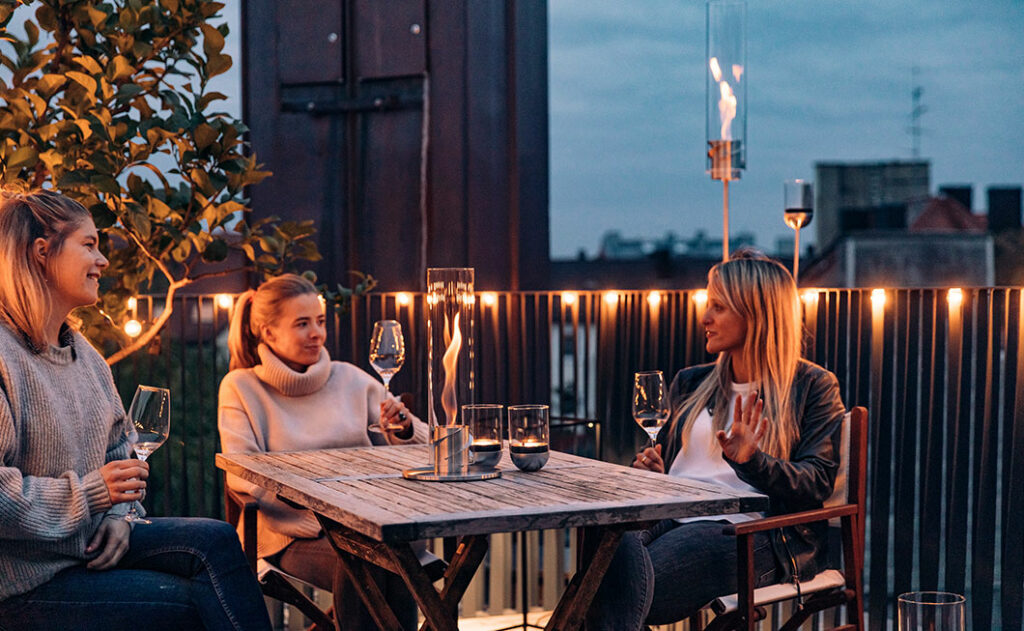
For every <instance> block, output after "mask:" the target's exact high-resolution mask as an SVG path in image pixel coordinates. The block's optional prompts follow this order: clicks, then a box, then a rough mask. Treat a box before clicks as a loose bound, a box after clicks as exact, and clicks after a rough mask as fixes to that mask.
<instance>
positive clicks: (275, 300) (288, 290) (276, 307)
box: [228, 274, 318, 370]
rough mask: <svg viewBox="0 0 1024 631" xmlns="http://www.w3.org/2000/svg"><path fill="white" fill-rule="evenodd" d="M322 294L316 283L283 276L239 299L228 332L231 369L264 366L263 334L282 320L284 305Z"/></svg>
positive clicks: (292, 276)
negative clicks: (261, 348)
mask: <svg viewBox="0 0 1024 631" xmlns="http://www.w3.org/2000/svg"><path fill="white" fill-rule="evenodd" d="M316 293H318V292H317V290H316V287H315V286H314V285H313V283H311V282H309V281H308V280H307V279H305V278H303V277H302V276H299V275H297V274H282V275H281V276H276V277H274V278H271V279H270V280H268V281H266V282H264V283H263V284H262V285H260V286H259V287H258V288H257V289H250V290H249V291H247V292H245V293H244V294H242V295H241V296H239V297H238V301H237V302H236V303H235V312H234V314H233V315H232V316H231V327H230V328H229V329H228V352H229V353H230V354H231V363H230V364H229V366H228V367H229V368H230V369H231V370H235V369H236V368H252V367H253V366H256V365H257V364H259V363H260V355H259V351H258V350H257V349H258V348H259V345H260V332H261V331H262V329H263V327H264V326H272V325H273V324H274V323H276V322H277V320H278V318H280V317H281V309H282V307H283V305H284V303H285V302H286V301H287V300H289V299H291V298H295V297H296V296H303V295H306V294H316Z"/></svg>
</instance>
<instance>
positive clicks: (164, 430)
mask: <svg viewBox="0 0 1024 631" xmlns="http://www.w3.org/2000/svg"><path fill="white" fill-rule="evenodd" d="M128 419H129V421H131V423H130V425H129V427H128V435H129V440H131V442H132V448H133V449H134V450H135V455H136V456H138V458H139V460H141V461H143V462H145V461H146V458H148V457H149V455H150V454H151V453H153V452H154V451H156V449H157V448H158V447H159V446H160V445H162V444H164V441H165V440H167V435H168V434H170V431H171V391H170V390H168V389H166V388H155V387H153V386H139V387H138V388H136V390H135V397H134V398H133V399H132V405H131V407H130V408H129V409H128ZM125 521H130V522H135V523H139V524H148V523H151V522H150V521H149V520H148V519H144V518H142V517H140V516H139V514H138V513H137V512H136V511H135V505H134V504H132V507H131V509H130V510H129V511H128V514H127V515H125Z"/></svg>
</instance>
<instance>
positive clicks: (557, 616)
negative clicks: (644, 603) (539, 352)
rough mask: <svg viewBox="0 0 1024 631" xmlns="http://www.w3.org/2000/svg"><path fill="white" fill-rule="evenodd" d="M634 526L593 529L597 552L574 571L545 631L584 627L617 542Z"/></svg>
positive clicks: (563, 630)
mask: <svg viewBox="0 0 1024 631" xmlns="http://www.w3.org/2000/svg"><path fill="white" fill-rule="evenodd" d="M635 527H636V526H632V525H631V526H629V527H623V526H610V527H607V528H599V529H595V532H596V534H597V536H598V543H597V548H596V549H595V550H594V555H593V557H592V558H591V559H590V563H588V564H587V565H586V567H581V568H580V569H579V570H577V572H576V575H575V576H573V577H572V580H571V581H570V582H569V585H568V586H566V588H565V593H564V594H562V598H561V599H560V600H559V601H558V605H557V606H556V607H555V611H554V612H553V613H552V614H551V620H549V621H548V624H547V627H545V628H546V629H551V630H552V631H575V630H576V629H579V628H580V625H582V624H583V618H584V616H586V615H587V610H588V609H589V608H590V603H591V602H592V601H593V600H594V594H595V593H597V588H598V587H600V586H601V579H603V578H604V574H605V572H607V571H608V565H609V564H611V562H612V557H613V556H614V555H615V551H616V550H617V549H618V547H619V541H620V540H621V539H622V535H623V533H625V532H626V531H627V530H632V529H634V528H635Z"/></svg>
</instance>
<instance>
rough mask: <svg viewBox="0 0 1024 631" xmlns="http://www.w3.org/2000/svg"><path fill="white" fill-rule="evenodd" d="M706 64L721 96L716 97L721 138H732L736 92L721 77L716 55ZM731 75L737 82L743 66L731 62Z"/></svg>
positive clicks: (720, 68)
mask: <svg viewBox="0 0 1024 631" xmlns="http://www.w3.org/2000/svg"><path fill="white" fill-rule="evenodd" d="M708 66H710V68H711V76H712V78H714V80H715V82H716V83H718V91H719V93H720V94H721V97H722V98H720V99H718V118H719V120H721V121H722V130H721V136H722V140H732V121H733V119H734V118H736V93H735V92H734V91H733V89H732V86H730V85H729V81H728V80H727V79H723V78H722V67H721V65H719V63H718V57H712V58H711V59H710V60H709V61H708ZM732 76H733V77H735V78H736V83H739V82H740V77H742V76H743V66H741V65H739V64H733V65H732Z"/></svg>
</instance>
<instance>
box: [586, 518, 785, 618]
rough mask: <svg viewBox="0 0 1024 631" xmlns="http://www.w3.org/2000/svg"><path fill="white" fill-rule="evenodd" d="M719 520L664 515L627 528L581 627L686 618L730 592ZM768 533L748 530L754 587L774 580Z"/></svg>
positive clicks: (731, 545)
mask: <svg viewBox="0 0 1024 631" xmlns="http://www.w3.org/2000/svg"><path fill="white" fill-rule="evenodd" d="M724 525H725V524H724V522H720V521H695V522H688V523H685V524H680V523H678V522H676V521H675V520H671V519H667V520H665V521H662V522H659V523H658V524H657V525H655V526H654V527H653V528H651V529H650V530H641V531H635V532H627V533H626V534H625V535H624V536H623V537H622V541H621V543H619V547H618V550H616V552H615V556H614V557H613V558H612V562H611V565H610V566H609V567H608V572H607V573H606V574H605V576H604V579H603V580H602V581H601V586H600V587H599V588H598V590H597V594H596V595H595V596H594V601H593V603H592V604H591V606H590V610H589V611H588V612H587V617H586V629H587V631H602V630H608V631H636V630H639V629H642V628H643V626H644V625H645V624H669V623H672V622H676V621H679V620H683V619H685V618H687V617H689V616H690V615H691V614H693V613H695V612H697V611H699V610H700V608H701V607H703V606H704V605H706V604H708V603H709V602H711V601H712V600H714V599H715V598H717V597H719V596H724V595H726V594H731V593H733V592H735V591H736V538H735V537H732V536H729V535H723V534H722V527H723V526H724ZM775 575H776V571H775V558H774V557H773V556H772V551H771V544H770V540H769V538H768V535H767V534H765V533H758V534H756V535H754V578H755V579H756V581H757V586H759V587H760V586H762V585H768V584H771V583H774V582H775Z"/></svg>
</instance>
